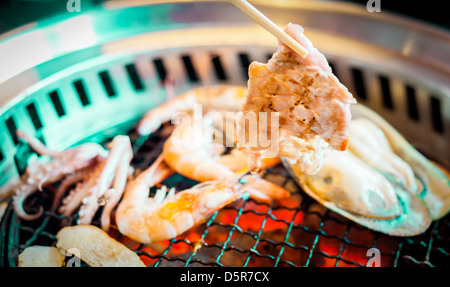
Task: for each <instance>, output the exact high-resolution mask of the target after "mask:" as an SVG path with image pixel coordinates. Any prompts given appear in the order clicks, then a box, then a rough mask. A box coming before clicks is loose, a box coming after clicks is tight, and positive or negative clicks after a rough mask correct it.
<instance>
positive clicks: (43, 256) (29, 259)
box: [19, 246, 65, 267]
mask: <svg viewBox="0 0 450 287" xmlns="http://www.w3.org/2000/svg"><path fill="white" fill-rule="evenodd" d="M64 258H65V257H64V255H63V254H62V253H61V250H59V249H58V248H55V247H47V246H30V247H27V248H25V250H24V251H22V253H20V254H19V267H62V266H64Z"/></svg>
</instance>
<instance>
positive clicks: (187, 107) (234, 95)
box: [137, 85, 247, 135]
mask: <svg viewBox="0 0 450 287" xmlns="http://www.w3.org/2000/svg"><path fill="white" fill-rule="evenodd" d="M246 91H247V88H246V87H243V86H228V85H217V86H210V87H201V88H196V89H193V90H189V91H187V92H185V93H182V94H180V95H179V96H176V97H172V98H171V99H170V100H168V101H166V102H165V103H163V104H161V105H160V106H158V107H156V108H154V109H151V110H150V111H148V112H147V113H146V114H145V115H144V117H143V118H142V119H141V121H140V122H139V124H138V126H137V132H138V133H139V134H140V135H149V134H151V133H153V132H154V131H156V130H157V129H158V128H159V127H160V126H161V124H162V123H164V122H168V121H170V120H171V118H172V116H173V115H174V114H175V113H177V112H187V113H191V112H193V111H194V107H195V105H196V104H200V105H202V109H203V111H204V112H208V111H211V110H214V111H227V112H238V111H239V109H240V107H241V105H242V103H243V102H244V99H245V94H246Z"/></svg>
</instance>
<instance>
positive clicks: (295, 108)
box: [237, 24, 356, 173]
mask: <svg viewBox="0 0 450 287" xmlns="http://www.w3.org/2000/svg"><path fill="white" fill-rule="evenodd" d="M285 31H286V32H287V33H288V34H289V35H290V36H291V37H293V38H294V39H295V40H296V41H298V42H299V43H300V44H301V45H302V46H303V47H305V48H306V49H307V50H308V51H309V54H308V56H307V57H306V58H302V57H301V56H300V55H298V54H296V53H295V52H294V51H292V50H291V49H290V48H289V47H287V46H286V45H284V44H283V43H280V45H279V47H278V50H277V51H276V52H275V53H274V54H273V56H272V58H271V59H270V60H269V62H268V63H267V64H262V63H258V62H253V63H252V64H251V65H250V68H249V82H248V92H247V96H246V100H245V102H244V104H243V106H242V108H241V111H242V115H241V116H240V117H238V120H237V127H238V138H237V143H238V147H240V148H242V149H244V150H245V151H247V152H250V153H251V154H252V155H253V156H252V158H253V160H252V161H251V162H250V163H249V165H250V166H249V168H250V169H251V170H255V169H256V170H257V169H258V164H259V159H260V158H261V157H262V156H264V153H265V151H266V150H267V147H265V148H264V147H262V146H256V147H255V146H252V147H249V146H248V145H247V143H248V142H247V141H246V140H245V139H246V138H247V139H249V138H253V137H255V136H258V131H254V130H248V129H246V128H245V126H246V125H245V121H244V120H243V119H244V117H245V115H247V114H248V113H249V112H254V113H256V118H258V119H259V113H260V112H267V113H272V112H278V113H279V126H278V128H279V131H280V133H279V135H280V136H279V138H278V142H277V143H278V144H279V154H278V155H279V156H285V157H288V158H289V159H291V160H292V161H297V162H299V161H301V160H302V159H304V158H305V157H304V155H303V156H302V154H301V153H302V148H299V149H293V148H292V147H293V146H298V145H299V142H300V143H304V144H305V145H307V146H308V150H309V151H311V149H313V150H314V151H315V152H317V153H322V152H323V151H324V150H326V149H327V148H328V149H330V148H331V149H335V150H339V151H343V150H345V149H346V148H347V145H348V138H349V127H350V121H351V113H350V104H352V103H356V101H355V99H354V98H353V96H352V95H351V93H350V92H349V91H348V90H347V88H346V87H345V86H344V85H342V84H341V83H340V82H339V80H338V79H337V78H336V76H335V75H333V73H332V71H331V68H330V66H329V64H328V62H327V60H326V59H325V56H324V55H323V54H321V53H320V52H319V51H318V50H317V49H316V48H314V47H313V45H312V43H311V41H310V40H309V39H307V38H306V37H305V36H304V35H303V28H302V27H301V26H299V25H294V24H288V25H287V26H286V28H285ZM272 128H273V126H269V127H268V128H267V131H268V132H269V134H270V133H271V129H272ZM259 132H261V130H259ZM243 133H244V134H245V135H246V137H242V136H240V135H242V134H243ZM317 137H320V138H321V140H322V141H324V142H326V143H328V145H329V147H326V145H323V144H317ZM298 139H301V140H302V141H298ZM312 142H314V144H312ZM272 151H273V148H272ZM303 151H304V149H303ZM309 158H316V160H315V161H314V162H310V161H309V163H305V169H304V170H305V171H306V172H308V173H314V172H316V171H318V168H320V159H321V158H322V156H320V155H317V154H315V155H314V156H309ZM300 164H301V163H300Z"/></svg>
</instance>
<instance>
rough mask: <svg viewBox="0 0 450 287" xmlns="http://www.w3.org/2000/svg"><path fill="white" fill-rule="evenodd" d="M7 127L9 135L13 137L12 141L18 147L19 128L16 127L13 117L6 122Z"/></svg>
mask: <svg viewBox="0 0 450 287" xmlns="http://www.w3.org/2000/svg"><path fill="white" fill-rule="evenodd" d="M5 123H6V127H7V128H8V131H9V135H10V136H11V139H12V141H13V143H14V144H15V145H17V144H18V143H19V139H18V138H17V134H16V131H17V126H16V121H15V120H14V118H13V117H9V118H8V119H7V120H6V121H5Z"/></svg>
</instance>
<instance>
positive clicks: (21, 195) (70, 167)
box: [0, 130, 107, 220]
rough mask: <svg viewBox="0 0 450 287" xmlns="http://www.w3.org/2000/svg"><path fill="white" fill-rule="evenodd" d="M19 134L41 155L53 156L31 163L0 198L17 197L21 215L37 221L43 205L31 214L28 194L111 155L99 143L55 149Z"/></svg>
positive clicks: (18, 134)
mask: <svg viewBox="0 0 450 287" xmlns="http://www.w3.org/2000/svg"><path fill="white" fill-rule="evenodd" d="M17 136H18V137H19V138H21V139H23V140H24V141H25V142H27V143H28V144H29V145H30V146H31V148H32V149H33V150H35V151H36V152H37V153H38V154H40V155H44V156H48V157H50V158H51V159H52V160H50V161H47V162H41V161H35V162H33V163H31V164H30V165H28V166H27V168H26V170H25V173H24V174H23V175H22V176H21V177H20V178H19V179H15V180H13V181H11V182H10V183H9V184H6V185H4V186H3V187H2V189H1V190H0V198H3V199H6V198H8V197H9V196H13V199H14V207H15V209H16V212H17V214H18V215H19V216H20V217H21V218H24V219H27V220H34V219H36V218H38V217H39V216H40V215H41V214H42V212H43V209H42V207H41V208H40V210H39V211H38V212H37V213H36V214H28V213H27V212H26V211H25V210H24V209H23V202H24V201H25V200H26V198H27V197H28V196H30V195H31V194H33V193H34V192H36V191H38V190H42V187H43V186H45V185H47V184H50V183H54V182H57V181H59V180H61V179H62V178H64V177H65V176H66V175H69V174H72V173H74V172H77V171H80V170H83V169H85V168H87V167H89V166H92V165H93V164H95V163H96V162H97V161H98V160H100V159H101V158H103V157H104V156H106V154H107V151H106V150H105V149H103V148H102V147H101V146H100V145H98V144H95V143H85V144H83V145H80V146H78V147H75V148H71V149H67V150H64V151H53V150H49V149H48V148H47V147H46V146H45V145H44V144H42V143H41V142H40V141H38V140H37V139H35V138H32V137H30V136H28V135H27V134H25V133H24V132H22V131H20V130H18V131H17Z"/></svg>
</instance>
